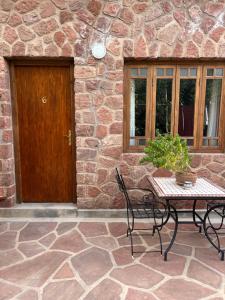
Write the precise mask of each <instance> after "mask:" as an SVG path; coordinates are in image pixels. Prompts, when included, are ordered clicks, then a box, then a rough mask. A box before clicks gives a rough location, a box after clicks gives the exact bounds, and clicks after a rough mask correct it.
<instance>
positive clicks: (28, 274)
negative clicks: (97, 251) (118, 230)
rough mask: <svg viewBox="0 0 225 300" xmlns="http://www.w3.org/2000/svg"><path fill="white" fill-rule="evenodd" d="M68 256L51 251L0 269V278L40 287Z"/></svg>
mask: <svg viewBox="0 0 225 300" xmlns="http://www.w3.org/2000/svg"><path fill="white" fill-rule="evenodd" d="M67 257H68V255H67V254H66V253H62V252H57V251H51V252H48V253H44V254H41V255H39V256H38V257H35V258H33V259H30V260H28V261H25V262H22V263H19V264H17V265H15V266H11V267H8V268H6V269H4V270H1V271H0V278H3V279H5V280H7V281H10V282H14V283H16V284H21V285H24V286H30V287H40V286H42V285H43V284H44V283H45V282H46V280H47V279H48V278H49V277H50V276H51V275H52V273H53V272H54V271H55V270H56V269H57V268H58V267H59V266H60V265H61V263H62V262H63V261H64V260H65V259H66V258H67Z"/></svg>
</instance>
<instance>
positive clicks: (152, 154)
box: [140, 134, 191, 172]
mask: <svg viewBox="0 0 225 300" xmlns="http://www.w3.org/2000/svg"><path fill="white" fill-rule="evenodd" d="M144 152H145V154H146V156H145V157H143V158H142V159H141V160H140V163H146V162H151V163H152V164H153V166H155V167H157V168H164V169H167V170H170V171H173V172H184V171H187V170H188V168H189V166H190V161H191V159H190V156H189V154H188V147H187V142H186V140H183V139H181V137H180V136H179V135H176V136H172V135H171V134H165V135H161V134H158V135H157V136H156V138H155V139H154V140H150V141H149V142H148V146H147V147H145V148H144Z"/></svg>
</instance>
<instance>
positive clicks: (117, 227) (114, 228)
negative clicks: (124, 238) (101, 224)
mask: <svg viewBox="0 0 225 300" xmlns="http://www.w3.org/2000/svg"><path fill="white" fill-rule="evenodd" d="M108 226H109V231H110V233H111V235H113V236H115V237H119V236H121V235H124V234H126V233H127V224H126V223H124V222H116V223H109V224H108Z"/></svg>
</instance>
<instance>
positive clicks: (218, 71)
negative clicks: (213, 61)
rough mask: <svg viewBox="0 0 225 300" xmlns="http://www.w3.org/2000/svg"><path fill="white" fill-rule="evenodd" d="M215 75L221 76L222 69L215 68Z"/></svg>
mask: <svg viewBox="0 0 225 300" xmlns="http://www.w3.org/2000/svg"><path fill="white" fill-rule="evenodd" d="M215 75H216V76H223V69H222V68H217V69H216V74H215Z"/></svg>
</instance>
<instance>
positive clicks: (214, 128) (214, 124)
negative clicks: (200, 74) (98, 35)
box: [203, 79, 222, 146]
mask: <svg viewBox="0 0 225 300" xmlns="http://www.w3.org/2000/svg"><path fill="white" fill-rule="evenodd" d="M221 86H222V79H207V80H206V95H205V110H204V124H203V137H204V138H203V145H204V146H217V145H218V141H217V139H215V138H217V137H218V126H219V112H220V98H221Z"/></svg>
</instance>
